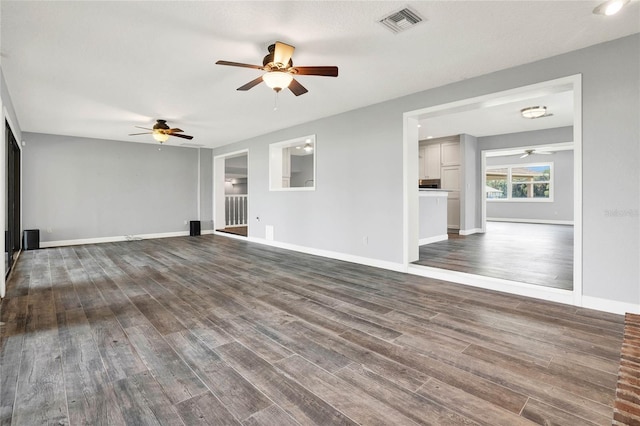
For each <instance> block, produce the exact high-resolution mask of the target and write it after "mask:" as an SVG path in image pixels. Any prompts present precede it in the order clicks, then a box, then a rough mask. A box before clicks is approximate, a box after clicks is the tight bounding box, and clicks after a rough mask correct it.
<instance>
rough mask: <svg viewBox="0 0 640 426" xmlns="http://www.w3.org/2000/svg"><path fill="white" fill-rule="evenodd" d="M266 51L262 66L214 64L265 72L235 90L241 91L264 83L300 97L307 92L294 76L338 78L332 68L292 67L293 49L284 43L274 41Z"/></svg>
mask: <svg viewBox="0 0 640 426" xmlns="http://www.w3.org/2000/svg"><path fill="white" fill-rule="evenodd" d="M268 50H269V53H268V54H267V56H265V57H264V59H263V60H262V66H260V65H251V64H243V63H240V62H230V61H217V62H216V64H218V65H229V66H232V67H242V68H253V69H257V70H262V71H266V72H265V74H263V75H262V76H260V77H258V78H256V79H254V80H251V81H250V82H249V83H247V84H245V85H244V86H240V87H238V89H237V90H241V91H246V90H249V89H251V88H252V87H254V86H257V85H258V84H260V83H262V82H263V81H264V82H265V83H266V84H267V86H269V87H270V88H272V89H273V90H275V91H276V92H279V91H280V90H282V89H284V88H286V87H288V88H289V90H291V92H292V93H293V94H294V95H296V96H300V95H303V94H305V93H307V92H308V90H307V89H306V88H305V87H304V86H303V85H302V84H300V83H299V82H298V81H297V80H296V79H295V78H293V76H294V75H318V76H324V77H337V76H338V67H334V66H312V67H297V66H295V67H294V66H293V61H292V60H291V56H292V55H293V51H294V50H295V47H293V46H290V45H288V44H286V43H282V42H279V41H276V42H275V44H272V45H270V46H269V48H268Z"/></svg>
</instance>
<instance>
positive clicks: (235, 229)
mask: <svg viewBox="0 0 640 426" xmlns="http://www.w3.org/2000/svg"><path fill="white" fill-rule="evenodd" d="M216 231H218V232H225V233H227V234H234V235H240V236H242V237H246V236H247V235H248V233H249V227H247V226H231V227H229V228H224V229H216Z"/></svg>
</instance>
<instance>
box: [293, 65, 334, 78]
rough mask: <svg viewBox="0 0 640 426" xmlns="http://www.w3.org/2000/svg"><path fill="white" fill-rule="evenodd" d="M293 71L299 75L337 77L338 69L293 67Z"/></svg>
mask: <svg viewBox="0 0 640 426" xmlns="http://www.w3.org/2000/svg"><path fill="white" fill-rule="evenodd" d="M292 71H293V73H294V74H298V75H320V76H324V77H337V76H338V67H293V68H292Z"/></svg>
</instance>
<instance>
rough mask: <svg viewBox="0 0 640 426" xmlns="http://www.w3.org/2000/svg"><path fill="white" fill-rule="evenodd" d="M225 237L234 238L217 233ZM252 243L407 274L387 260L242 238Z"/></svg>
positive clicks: (259, 239) (400, 266) (262, 239)
mask: <svg viewBox="0 0 640 426" xmlns="http://www.w3.org/2000/svg"><path fill="white" fill-rule="evenodd" d="M216 234H218V235H222V236H225V237H232V238H233V237H234V235H232V234H226V233H216ZM240 238H242V239H244V240H248V241H250V242H252V243H258V244H264V245H267V246H273V247H278V248H282V249H286V250H293V251H297V252H300V253H306V254H312V255H314V256H320V257H327V258H329V259H335V260H342V261H345V262H351V263H358V264H360V265H366V266H373V267H374V268H381V269H388V270H391V271H396V272H407V268H405V266H404V265H403V264H402V263H395V262H388V261H385V260H378V259H372V258H369V257H363V256H356V255H352V254H347V253H339V252H335V251H330V250H321V249H314V248H310V247H305V246H299V245H296V244H289V243H282V242H279V241H271V240H266V239H264V238H255V237H247V238H245V237H240Z"/></svg>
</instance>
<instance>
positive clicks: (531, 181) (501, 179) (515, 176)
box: [485, 163, 553, 201]
mask: <svg viewBox="0 0 640 426" xmlns="http://www.w3.org/2000/svg"><path fill="white" fill-rule="evenodd" d="M485 184H486V187H485V190H486V192H487V200H491V201H494V200H509V201H553V163H539V164H514V165H510V166H503V165H500V166H487V169H486V175H485Z"/></svg>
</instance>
